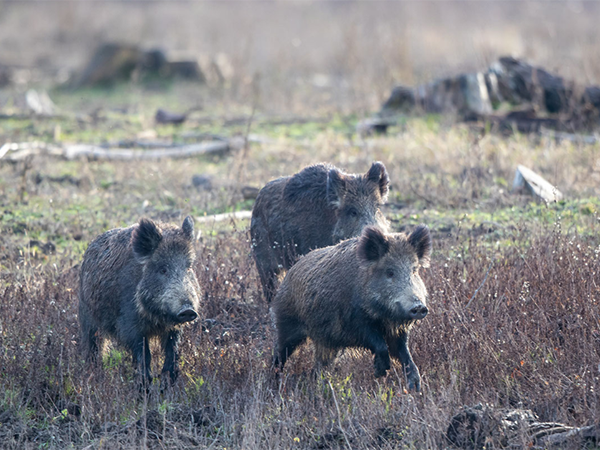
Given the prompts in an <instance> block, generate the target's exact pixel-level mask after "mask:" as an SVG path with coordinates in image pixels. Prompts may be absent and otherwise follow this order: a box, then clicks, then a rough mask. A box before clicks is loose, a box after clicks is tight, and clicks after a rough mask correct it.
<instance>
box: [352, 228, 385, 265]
mask: <svg viewBox="0 0 600 450" xmlns="http://www.w3.org/2000/svg"><path fill="white" fill-rule="evenodd" d="M389 249H390V243H389V242H388V240H387V238H386V237H385V234H383V231H381V229H379V228H378V227H373V226H371V227H366V228H365V229H364V230H363V232H362V234H361V236H360V239H359V240H358V248H357V251H358V256H359V258H361V259H362V260H364V261H377V260H378V259H381V258H382V257H383V256H384V255H385V254H386V253H387V252H388V250H389Z"/></svg>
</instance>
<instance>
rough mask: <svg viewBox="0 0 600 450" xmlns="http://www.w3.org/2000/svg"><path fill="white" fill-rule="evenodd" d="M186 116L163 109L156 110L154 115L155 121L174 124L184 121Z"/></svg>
mask: <svg viewBox="0 0 600 450" xmlns="http://www.w3.org/2000/svg"><path fill="white" fill-rule="evenodd" d="M186 118H187V115H186V114H177V113H172V112H169V111H166V110H164V109H159V110H158V111H156V115H155V116H154V120H155V121H156V123H163V124H164V123H171V124H175V125H181V124H182V123H183V122H185V119H186Z"/></svg>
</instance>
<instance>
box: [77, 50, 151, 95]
mask: <svg viewBox="0 0 600 450" xmlns="http://www.w3.org/2000/svg"><path fill="white" fill-rule="evenodd" d="M143 62H144V54H143V52H142V51H141V50H140V49H139V48H138V47H136V46H134V45H127V44H119V43H108V44H102V45H100V47H98V48H97V49H96V51H95V52H94V54H93V55H92V57H91V58H90V60H89V62H88V64H87V66H86V67H85V69H83V71H82V72H81V75H80V76H79V78H78V79H77V80H76V81H75V83H74V84H75V87H91V86H99V85H111V84H114V83H116V82H118V81H129V80H131V77H132V74H133V71H134V70H135V69H136V67H138V66H139V65H141V64H142V63H143Z"/></svg>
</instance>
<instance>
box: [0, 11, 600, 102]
mask: <svg viewBox="0 0 600 450" xmlns="http://www.w3.org/2000/svg"><path fill="white" fill-rule="evenodd" d="M599 9H600V5H598V4H597V3H596V2H585V1H564V2H556V1H538V2H529V1H511V2H489V1H459V2H435V1H432V2H429V1H425V2H417V1H408V2H385V1H384V2H369V1H365V2H360V1H356V2H352V1H342V2H336V1H332V2H308V1H307V2H305V1H295V2H294V1H274V2H265V1H260V2H252V1H248V2H244V1H239V2H236V1H228V2H216V1H206V2H203V1H191V2H167V1H164V2H155V1H151V2H144V1H131V2H129V1H115V2H96V1H85V0H81V1H47V2H44V1H40V2H3V3H0V66H2V67H9V68H11V69H14V70H16V71H17V73H13V75H12V76H11V79H12V81H11V82H12V83H13V84H16V85H24V84H31V83H44V84H46V85H48V86H53V85H56V84H57V83H63V82H65V81H66V80H67V79H69V78H70V77H73V76H74V74H76V73H77V72H78V71H81V70H82V69H83V68H84V67H85V65H86V64H87V63H88V61H89V60H90V58H91V57H92V55H93V52H94V51H95V50H96V48H97V47H98V46H99V45H100V44H102V43H115V42H116V43H124V44H133V45H135V46H139V47H140V48H142V49H145V50H148V49H160V50H162V51H163V52H164V53H165V55H166V56H167V57H174V58H181V57H184V58H187V59H189V58H196V59H198V60H200V61H201V62H202V64H201V67H202V68H203V69H204V70H205V71H207V70H208V69H209V67H210V65H211V64H216V66H217V67H218V68H219V71H220V72H221V75H222V76H223V79H222V80H221V81H222V83H220V85H219V86H218V88H219V90H220V91H222V92H225V93H227V94H228V95H227V96H226V99H227V100H228V101H232V102H241V103H243V102H253V103H256V104H257V106H259V107H260V108H263V109H265V110H269V111H274V112H282V111H285V112H299V111H305V110H306V108H316V109H326V110H335V111H343V112H349V111H353V112H355V111H368V110H375V109H377V108H378V107H379V105H380V104H381V102H382V101H383V100H384V99H385V98H386V97H387V96H388V95H389V92H390V90H391V88H392V87H393V86H394V85H395V84H398V83H401V84H405V85H416V84H418V83H422V82H425V81H430V80H432V79H434V78H438V77H442V76H446V75H451V74H455V73H457V72H465V71H475V70H481V69H483V68H485V67H487V66H488V65H489V64H490V63H491V62H492V61H494V60H495V59H497V58H498V57H499V56H504V55H512V56H518V57H523V58H526V59H527V60H528V61H529V62H530V63H532V64H535V65H540V66H543V67H545V68H546V69H548V70H550V71H554V72H558V73H559V74H560V75H562V76H564V77H567V78H569V79H574V80H576V81H579V82H581V83H585V84H593V83H595V82H597V81H598V77H599V74H600V61H599V60H598V58H595V57H593V55H595V54H597V50H598V49H597V42H598V41H599V39H598V38H599V33H600V31H599V28H598V26H597V22H598V20H597V19H598V17H599V15H598V13H599ZM21 69H22V70H21ZM210 84H211V87H212V88H213V89H216V86H215V84H216V83H210ZM198 95H201V94H198ZM205 95H206V93H205ZM0 107H2V103H1V102H0Z"/></svg>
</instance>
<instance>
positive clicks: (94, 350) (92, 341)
mask: <svg viewBox="0 0 600 450" xmlns="http://www.w3.org/2000/svg"><path fill="white" fill-rule="evenodd" d="M81 335H82V340H83V342H82V343H81V344H82V347H83V349H84V351H85V359H86V361H88V362H90V363H95V362H97V361H98V355H99V354H100V345H99V343H98V329H97V328H96V327H91V326H89V325H88V324H87V323H86V324H85V325H84V326H83V327H82V330H81Z"/></svg>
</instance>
